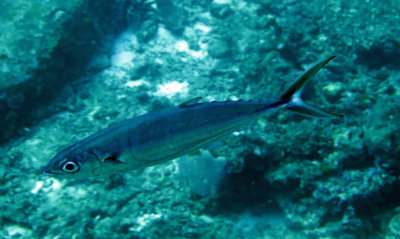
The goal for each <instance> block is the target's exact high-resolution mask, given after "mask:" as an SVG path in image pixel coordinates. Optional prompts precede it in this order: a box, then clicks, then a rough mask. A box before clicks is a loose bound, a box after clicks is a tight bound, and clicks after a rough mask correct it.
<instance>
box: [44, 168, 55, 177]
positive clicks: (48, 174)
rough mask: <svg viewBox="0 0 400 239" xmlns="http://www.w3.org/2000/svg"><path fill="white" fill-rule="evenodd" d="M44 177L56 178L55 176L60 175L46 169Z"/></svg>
mask: <svg viewBox="0 0 400 239" xmlns="http://www.w3.org/2000/svg"><path fill="white" fill-rule="evenodd" d="M43 175H46V176H54V175H59V173H55V172H52V171H50V170H49V169H44V172H43Z"/></svg>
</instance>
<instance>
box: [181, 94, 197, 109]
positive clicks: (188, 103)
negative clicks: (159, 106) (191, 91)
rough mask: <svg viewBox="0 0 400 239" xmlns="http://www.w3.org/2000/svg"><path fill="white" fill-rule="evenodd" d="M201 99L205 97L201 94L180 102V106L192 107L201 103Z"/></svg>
mask: <svg viewBox="0 0 400 239" xmlns="http://www.w3.org/2000/svg"><path fill="white" fill-rule="evenodd" d="M201 99H203V97H201V96H199V97H196V98H193V99H190V100H188V101H185V102H183V103H182V104H180V105H179V107H181V108H188V107H192V106H195V105H198V104H200V103H199V101H200V100H201Z"/></svg>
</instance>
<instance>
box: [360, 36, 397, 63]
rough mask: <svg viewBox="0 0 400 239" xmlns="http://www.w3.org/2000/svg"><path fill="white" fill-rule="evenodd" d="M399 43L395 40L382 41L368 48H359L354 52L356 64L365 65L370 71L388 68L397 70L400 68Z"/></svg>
mask: <svg viewBox="0 0 400 239" xmlns="http://www.w3.org/2000/svg"><path fill="white" fill-rule="evenodd" d="M399 46H400V43H399V42H398V41H395V40H388V39H386V40H383V41H377V42H375V43H374V44H373V45H372V46H371V47H369V48H361V49H358V50H357V51H356V53H357V60H356V63H357V64H363V65H366V66H367V67H368V68H370V69H379V68H382V67H388V68H391V69H399V67H400V50H399V49H400V48H399Z"/></svg>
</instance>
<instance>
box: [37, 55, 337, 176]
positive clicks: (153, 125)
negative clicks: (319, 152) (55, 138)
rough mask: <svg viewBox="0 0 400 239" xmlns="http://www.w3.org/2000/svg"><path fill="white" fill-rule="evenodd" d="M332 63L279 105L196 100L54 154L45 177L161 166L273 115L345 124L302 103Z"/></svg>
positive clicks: (307, 74)
mask: <svg viewBox="0 0 400 239" xmlns="http://www.w3.org/2000/svg"><path fill="white" fill-rule="evenodd" d="M333 58H335V56H330V57H328V58H325V59H323V60H321V61H319V62H317V63H315V64H314V65H313V66H312V67H310V68H309V69H308V70H306V71H304V72H303V73H302V74H301V75H300V76H299V77H298V78H297V79H296V80H295V81H294V83H293V84H291V85H290V86H289V88H288V89H287V90H286V91H284V92H283V94H281V95H280V97H277V98H275V99H261V100H238V101H212V102H201V99H202V98H201V97H197V98H194V99H191V100H189V101H187V102H184V103H182V104H180V105H179V106H177V107H172V108H168V109H164V110H159V111H154V112H150V113H147V114H144V115H140V116H137V117H134V118H131V119H128V120H125V121H122V122H120V123H117V124H115V125H112V126H110V127H108V128H106V129H103V130H100V131H99V132H97V133H95V134H93V135H91V136H89V137H87V138H85V139H83V140H81V141H79V142H77V143H75V144H73V145H71V146H69V147H67V148H65V149H64V150H62V151H61V152H59V153H58V154H56V155H55V156H54V157H53V158H52V159H51V160H50V161H49V162H48V163H47V164H46V165H45V166H44V174H45V175H50V176H66V177H73V178H90V177H97V176H107V175H111V174H115V173H120V172H126V171H130V170H136V169H143V168H146V167H149V166H154V165H158V164H162V163H165V162H168V161H170V160H173V159H176V158H179V157H181V156H183V155H186V154H189V153H191V152H195V151H197V150H199V149H201V148H205V147H207V146H209V145H211V144H212V143H215V142H217V141H219V140H221V139H223V138H224V137H227V136H228V135H230V134H232V133H233V132H234V131H236V130H238V129H240V128H241V127H243V126H245V125H248V124H250V123H251V122H254V121H256V120H257V119H259V118H260V117H262V116H264V115H265V114H267V113H269V112H271V111H274V110H275V111H276V110H280V109H285V110H289V111H292V112H294V113H297V114H300V115H304V116H308V117H313V118H322V119H332V118H342V117H343V115H341V114H335V113H330V112H327V111H324V110H321V109H318V108H316V107H314V106H311V105H309V104H307V103H305V102H304V101H303V100H302V97H301V94H302V91H303V88H304V86H305V85H306V83H307V82H308V80H309V79H310V78H312V77H313V76H314V75H315V74H316V73H317V72H318V71H319V70H320V69H321V68H322V67H324V66H325V65H326V64H327V63H328V62H329V61H331V60H332V59H333Z"/></svg>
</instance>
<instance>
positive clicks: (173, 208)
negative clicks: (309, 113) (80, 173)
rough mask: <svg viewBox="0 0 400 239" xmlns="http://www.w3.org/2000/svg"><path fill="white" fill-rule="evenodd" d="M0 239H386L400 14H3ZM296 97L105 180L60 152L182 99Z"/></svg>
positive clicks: (283, 4) (245, 6)
mask: <svg viewBox="0 0 400 239" xmlns="http://www.w3.org/2000/svg"><path fill="white" fill-rule="evenodd" d="M0 6H1V9H2V10H1V11H0V116H1V121H0V130H1V134H0V145H1V146H0V191H1V195H0V206H1V210H0V226H1V228H0V238H59V239H63V238H77V239H78V238H216V239H218V238H300V239H301V238H345V239H353V238H387V239H395V238H400V190H399V189H400V156H399V153H400V134H399V129H400V123H399V122H400V101H399V98H400V97H399V96H400V74H399V71H400V38H399V36H400V15H399V11H400V1H398V0H386V1H381V0H350V1H345V0H326V1H319V0H310V1H295V0H279V1H278V0H248V1H245V0H197V1H195V0H179V1H178V0H69V1H61V0H43V1H32V0H24V1H22V0H1V1H0ZM330 55H337V58H335V59H334V60H333V61H332V62H331V63H329V64H328V65H327V66H326V67H325V68H324V69H323V70H321V72H319V73H318V74H317V75H316V76H315V77H314V79H312V80H311V82H310V84H308V86H307V87H306V89H305V92H304V95H305V100H306V101H307V102H310V104H313V105H316V106H318V107H323V108H325V109H326V110H329V111H332V112H336V113H341V114H344V115H345V118H344V119H334V120H317V119H310V118H305V117H302V116H298V115H294V114H292V113H291V112H286V111H279V112H274V113H271V114H268V115H266V116H265V117H263V118H262V119H260V120H259V121H257V122H255V123H254V124H253V125H251V126H250V127H248V128H246V129H238V131H236V132H235V133H234V134H233V135H232V136H231V137H229V138H226V139H225V140H224V141H223V142H220V143H219V145H218V147H210V148H208V149H202V150H200V151H199V152H196V153H193V154H190V155H187V156H184V157H182V158H180V159H177V160H174V161H171V162H169V163H165V164H162V165H157V166H154V167H150V168H147V169H145V170H137V171H132V172H127V173H121V174H115V175H112V176H110V177H106V178H93V179H87V180H73V179H63V178H52V177H49V176H45V175H43V174H42V173H43V166H44V165H45V164H46V163H47V162H48V161H49V160H50V159H51V158H52V157H53V156H54V155H55V154H56V153H57V152H59V151H60V150H61V149H63V148H64V147H66V146H68V145H71V144H73V143H75V142H77V141H79V140H80V139H83V138H85V137H87V136H89V135H91V134H93V133H95V132H97V131H98V130H100V129H103V128H106V127H108V126H110V125H112V124H115V123H117V122H120V121H122V120H124V119H127V118H132V117H134V116H137V115H140V114H144V113H147V112H150V111H154V110H158V109H163V108H168V107H174V106H176V105H179V104H180V103H182V102H185V101H187V100H189V99H191V98H195V97H198V96H202V97H203V99H204V100H205V101H212V100H227V99H229V100H238V99H266V98H274V97H277V96H279V95H280V94H281V93H282V92H283V91H284V89H285V88H286V87H287V86H288V85H289V84H290V83H292V82H293V80H294V79H295V78H296V77H297V76H298V75H299V74H300V73H301V72H302V71H303V70H305V69H307V68H308V67H309V66H311V65H312V64H313V63H315V62H317V61H318V60H321V59H323V58H325V57H327V56H330Z"/></svg>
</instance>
